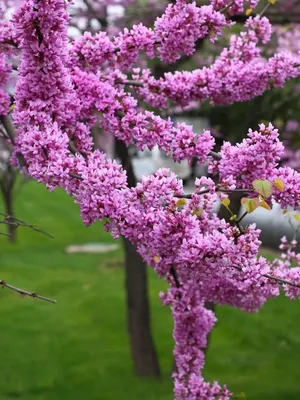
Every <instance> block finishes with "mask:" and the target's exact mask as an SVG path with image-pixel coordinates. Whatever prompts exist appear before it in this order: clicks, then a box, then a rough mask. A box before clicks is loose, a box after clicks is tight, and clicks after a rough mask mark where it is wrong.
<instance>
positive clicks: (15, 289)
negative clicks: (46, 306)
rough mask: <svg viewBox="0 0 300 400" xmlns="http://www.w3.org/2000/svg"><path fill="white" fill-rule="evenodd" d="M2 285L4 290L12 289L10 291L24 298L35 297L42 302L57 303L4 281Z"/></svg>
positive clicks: (0, 281) (0, 282)
mask: <svg viewBox="0 0 300 400" xmlns="http://www.w3.org/2000/svg"><path fill="white" fill-rule="evenodd" d="M0 285H1V286H2V287H3V288H5V287H6V288H7V289H10V290H13V291H15V292H17V293H20V295H22V296H29V297H34V298H37V299H40V300H44V301H48V302H49V303H53V304H55V303H56V300H52V299H49V298H48V297H44V296H40V295H39V294H37V293H35V292H28V291H27V290H23V289H19V288H17V287H15V286H12V285H10V284H9V283H7V282H5V281H3V280H0Z"/></svg>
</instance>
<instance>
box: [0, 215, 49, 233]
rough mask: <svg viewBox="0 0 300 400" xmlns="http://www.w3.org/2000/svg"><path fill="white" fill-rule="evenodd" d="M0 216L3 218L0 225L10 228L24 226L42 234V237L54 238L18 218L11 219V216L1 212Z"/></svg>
mask: <svg viewBox="0 0 300 400" xmlns="http://www.w3.org/2000/svg"><path fill="white" fill-rule="evenodd" d="M0 215H2V216H3V217H5V219H3V220H0V224H6V225H12V226H15V227H16V228H17V227H19V226H25V227H27V228H31V229H32V230H34V231H36V232H39V233H42V234H43V235H46V236H48V237H50V238H51V239H53V238H54V237H53V236H52V235H51V234H50V233H48V232H45V231H43V230H42V229H39V228H37V227H36V226H35V225H33V224H28V223H27V222H25V221H23V220H21V219H19V218H16V217H13V216H12V215H8V214H5V213H3V212H0Z"/></svg>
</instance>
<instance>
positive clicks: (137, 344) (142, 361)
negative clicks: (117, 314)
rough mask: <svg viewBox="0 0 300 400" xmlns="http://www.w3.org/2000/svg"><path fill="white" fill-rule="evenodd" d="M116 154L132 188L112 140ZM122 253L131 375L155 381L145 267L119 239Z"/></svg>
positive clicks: (127, 162)
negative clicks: (132, 369) (123, 257)
mask: <svg viewBox="0 0 300 400" xmlns="http://www.w3.org/2000/svg"><path fill="white" fill-rule="evenodd" d="M115 143H116V154H117V156H118V157H119V158H120V159H121V161H122V165H123V168H124V169H125V170H126V171H127V181H128V185H129V186H130V187H133V186H135V185H136V178H135V175H134V171H133V167H132V163H131V159H130V156H129V154H128V149H127V147H126V146H125V144H124V143H123V142H121V141H119V140H117V139H116V142H115ZM123 242H124V250H125V288H126V301H127V321H128V333H129V339H130V348H131V355H132V359H133V364H134V370H135V373H136V374H137V375H139V376H148V377H156V378H157V377H159V376H160V368H159V363H158V358H157V354H156V350H155V346H154V342H153V339H152V335H151V324H150V307H149V301H148V285H147V265H146V264H145V263H144V262H143V260H142V258H141V256H140V255H139V254H138V253H137V252H136V248H135V246H133V245H132V244H131V243H130V242H129V241H128V240H127V239H125V238H124V239H123Z"/></svg>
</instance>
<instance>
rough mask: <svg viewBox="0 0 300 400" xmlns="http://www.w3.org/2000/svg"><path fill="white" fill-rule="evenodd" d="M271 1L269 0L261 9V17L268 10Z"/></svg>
mask: <svg viewBox="0 0 300 400" xmlns="http://www.w3.org/2000/svg"><path fill="white" fill-rule="evenodd" d="M270 5H271V3H270V2H269V1H268V3H267V4H266V5H265V6H264V8H263V9H262V10H261V12H260V13H259V14H258V16H259V17H262V16H263V15H264V13H265V12H266V11H267V9H268V8H269V7H270Z"/></svg>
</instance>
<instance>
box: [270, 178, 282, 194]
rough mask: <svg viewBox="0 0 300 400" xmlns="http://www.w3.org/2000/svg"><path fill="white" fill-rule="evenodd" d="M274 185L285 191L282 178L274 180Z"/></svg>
mask: <svg viewBox="0 0 300 400" xmlns="http://www.w3.org/2000/svg"><path fill="white" fill-rule="evenodd" d="M273 184H274V186H275V187H276V188H277V189H278V190H279V191H280V192H283V191H284V182H283V180H282V179H280V178H276V179H275V180H274V182H273Z"/></svg>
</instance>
